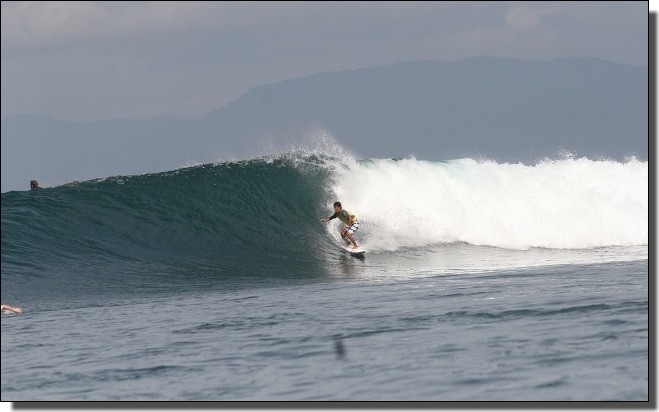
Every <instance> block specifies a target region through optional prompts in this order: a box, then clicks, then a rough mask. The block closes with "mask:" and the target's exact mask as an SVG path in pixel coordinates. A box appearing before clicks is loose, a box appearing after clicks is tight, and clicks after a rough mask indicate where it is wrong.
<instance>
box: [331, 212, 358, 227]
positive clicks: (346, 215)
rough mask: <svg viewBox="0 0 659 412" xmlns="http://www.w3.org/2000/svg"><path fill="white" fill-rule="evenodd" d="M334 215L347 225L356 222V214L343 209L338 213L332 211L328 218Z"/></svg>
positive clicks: (332, 217)
mask: <svg viewBox="0 0 659 412" xmlns="http://www.w3.org/2000/svg"><path fill="white" fill-rule="evenodd" d="M335 217H338V218H339V220H340V221H342V222H343V223H345V224H346V225H348V226H352V225H354V224H355V223H356V222H357V216H355V215H353V214H352V213H350V212H348V211H347V210H345V209H343V210H341V211H340V212H338V213H334V214H333V215H332V216H330V220H332V219H334V218H335Z"/></svg>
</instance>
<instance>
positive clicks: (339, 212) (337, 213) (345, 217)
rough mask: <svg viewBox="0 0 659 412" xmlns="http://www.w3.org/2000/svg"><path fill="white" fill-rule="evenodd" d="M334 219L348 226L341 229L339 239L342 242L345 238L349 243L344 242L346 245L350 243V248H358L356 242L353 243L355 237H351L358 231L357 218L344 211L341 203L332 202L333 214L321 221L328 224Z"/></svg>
mask: <svg viewBox="0 0 659 412" xmlns="http://www.w3.org/2000/svg"><path fill="white" fill-rule="evenodd" d="M335 217H338V218H339V220H340V221H342V222H343V223H345V224H346V225H348V226H346V227H344V228H343V229H341V237H342V238H343V240H346V238H348V239H349V240H350V242H348V241H346V243H347V244H348V245H349V244H350V243H352V248H353V249H357V247H358V246H357V242H356V241H355V237H354V236H353V235H354V234H355V232H357V230H359V221H358V220H357V217H356V216H355V215H353V214H352V213H350V212H348V211H347V210H344V209H343V207H342V206H341V202H334V214H333V215H332V216H327V217H325V218H323V219H322V221H323V222H329V221H330V220H332V219H334V218H335Z"/></svg>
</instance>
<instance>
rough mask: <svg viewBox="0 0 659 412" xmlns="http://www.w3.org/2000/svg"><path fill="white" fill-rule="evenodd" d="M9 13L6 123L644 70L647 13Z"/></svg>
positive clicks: (142, 7)
mask: <svg viewBox="0 0 659 412" xmlns="http://www.w3.org/2000/svg"><path fill="white" fill-rule="evenodd" d="M1 4H2V25H1V30H2V68H1V69H2V70H1V77H2V84H1V89H0V90H1V94H2V99H1V109H2V116H6V115H12V114H44V115H49V116H53V117H57V118H60V119H64V120H74V121H81V120H97V119H109V118H118V117H119V118H147V117H153V116H159V115H174V116H179V117H184V118H189V119H195V118H199V117H201V116H203V115H204V114H206V113H208V112H210V111H212V110H215V109H218V108H220V107H222V106H224V105H226V104H227V103H229V102H230V101H232V100H233V99H235V98H237V97H238V96H239V95H241V94H242V93H244V92H246V91H247V90H248V89H249V88H251V87H253V86H256V85H259V84H264V83H275V82H279V81H282V80H285V79H288V78H294V77H299V76H304V75H309V74H313V73H317V72H321V71H337V70H344V69H352V68H360V67H369V66H378V65H385V64H391V63H397V62H401V61H409V60H449V61H454V60H459V59H462V58H465V57H470V56H483V55H487V56H506V57H516V58H521V59H532V60H549V59H553V58H556V57H583V56H587V57H597V58H601V59H605V60H610V61H614V62H620V63H628V64H633V65H643V66H647V64H648V25H647V16H648V3H647V2H419V3H415V2H400V3H398V2H384V3H374V2H290V3H289V2H263V3H260V2H236V3H231V2H199V3H196V2H180V3H179V2H153V3H152V2H100V3H96V2H70V3H69V2H28V1H25V2H8V1H3V2H2V3H1ZM651 8H652V9H656V8H655V5H654V4H652V5H651Z"/></svg>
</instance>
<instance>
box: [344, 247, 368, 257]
mask: <svg viewBox="0 0 659 412" xmlns="http://www.w3.org/2000/svg"><path fill="white" fill-rule="evenodd" d="M341 249H343V250H345V251H346V252H348V253H350V254H351V255H355V256H357V255H359V256H364V254H365V253H366V250H365V249H364V248H363V247H361V246H359V247H358V248H357V249H353V247H352V245H350V246H346V245H341Z"/></svg>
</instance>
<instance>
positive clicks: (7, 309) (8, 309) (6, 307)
mask: <svg viewBox="0 0 659 412" xmlns="http://www.w3.org/2000/svg"><path fill="white" fill-rule="evenodd" d="M6 312H12V313H23V309H21V308H17V307H14V306H11V305H7V304H4V303H3V304H2V313H6Z"/></svg>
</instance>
